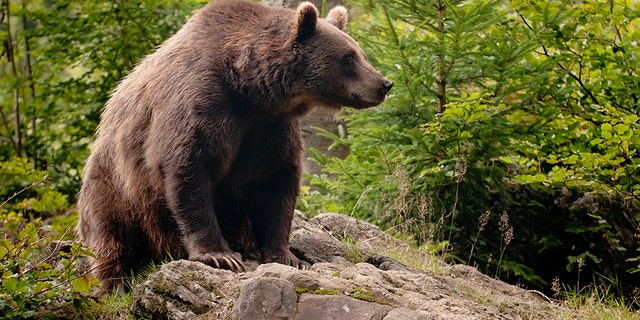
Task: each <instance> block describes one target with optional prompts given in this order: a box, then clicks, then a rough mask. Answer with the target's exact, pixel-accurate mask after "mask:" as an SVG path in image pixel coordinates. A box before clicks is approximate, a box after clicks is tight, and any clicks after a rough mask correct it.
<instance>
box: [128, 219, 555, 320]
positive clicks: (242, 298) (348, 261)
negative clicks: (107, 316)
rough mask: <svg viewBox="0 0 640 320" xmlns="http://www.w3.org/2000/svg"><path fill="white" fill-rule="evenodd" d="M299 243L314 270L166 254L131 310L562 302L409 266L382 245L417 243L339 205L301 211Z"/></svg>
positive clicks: (200, 314) (539, 306) (500, 310)
mask: <svg viewBox="0 0 640 320" xmlns="http://www.w3.org/2000/svg"><path fill="white" fill-rule="evenodd" d="M291 244H292V247H293V248H294V249H293V250H292V251H294V252H296V253H298V254H300V255H301V256H303V257H305V258H307V259H309V260H310V261H312V262H314V264H313V265H312V266H311V268H310V269H309V270H298V269H294V268H292V267H289V266H285V265H282V264H277V263H270V264H259V263H258V262H256V261H245V265H246V266H247V267H248V268H247V272H244V273H239V274H236V273H233V272H231V271H227V270H220V269H214V268H211V267H209V266H206V265H204V264H202V263H199V262H191V261H184V260H180V261H174V262H169V263H166V264H164V265H163V266H162V267H161V268H160V270H158V271H157V272H154V273H152V274H151V275H149V277H148V279H147V280H146V281H144V282H143V283H141V284H139V285H137V286H136V288H135V290H134V293H133V299H132V313H133V315H134V316H136V317H137V318H153V319H166V318H170V319H194V318H200V319H234V320H236V319H237V320H244V319H305V320H306V319H310V320H314V319H384V320H399V319H479V320H483V319H520V318H523V317H524V318H531V319H544V318H548V317H550V316H551V315H554V314H558V309H560V307H559V306H557V305H553V304H550V303H548V302H547V301H546V300H544V299H541V298H540V297H538V296H537V295H532V294H531V293H529V292H528V291H527V290H524V289H521V288H518V287H515V286H511V285H509V284H506V283H504V282H502V281H499V280H496V279H493V278H491V277H489V276H487V275H484V274H482V273H480V272H478V271H477V270H476V269H474V268H472V267H469V266H464V265H458V266H446V267H442V268H440V269H439V270H441V271H440V272H439V273H436V274H434V273H432V272H425V271H423V270H418V269H414V268H411V267H410V266H408V265H405V264H403V263H400V262H398V261H396V260H395V259H392V258H390V257H389V256H388V255H385V254H383V253H386V252H391V253H392V252H394V250H395V251H397V250H412V248H411V246H409V245H407V244H405V243H402V242H401V241H399V240H396V239H393V238H392V237H390V236H389V235H387V234H385V233H384V232H382V231H381V230H380V229H378V228H377V227H375V226H373V225H371V224H368V223H366V222H363V221H358V220H356V219H353V218H350V217H346V216H342V215H338V214H323V215H319V216H317V217H314V218H312V219H309V220H306V219H304V217H303V216H302V215H301V214H297V215H296V218H295V220H294V223H293V229H292V241H291ZM349 248H351V249H353V250H355V251H357V252H358V253H359V255H361V257H360V259H353V258H354V256H352V255H350V251H349ZM407 252H408V253H410V254H413V252H411V251H407ZM351 253H353V252H351ZM420 254H421V253H419V252H415V255H414V256H416V257H421V256H420ZM426 259H431V257H426ZM564 312H565V314H566V312H567V311H566V310H564Z"/></svg>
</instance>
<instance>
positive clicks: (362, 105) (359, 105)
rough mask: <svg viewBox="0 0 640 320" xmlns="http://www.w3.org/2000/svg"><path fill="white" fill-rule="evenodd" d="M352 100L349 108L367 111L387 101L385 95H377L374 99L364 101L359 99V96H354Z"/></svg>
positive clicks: (361, 98)
mask: <svg viewBox="0 0 640 320" xmlns="http://www.w3.org/2000/svg"><path fill="white" fill-rule="evenodd" d="M353 98H354V99H353V100H352V102H351V103H350V104H349V107H352V108H354V109H367V108H372V107H375V106H377V105H380V104H381V103H383V102H384V101H385V100H386V99H387V95H386V94H378V95H377V97H375V98H374V99H366V98H363V97H361V96H360V95H355V96H354V97H353Z"/></svg>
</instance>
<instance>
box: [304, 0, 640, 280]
mask: <svg viewBox="0 0 640 320" xmlns="http://www.w3.org/2000/svg"><path fill="white" fill-rule="evenodd" d="M359 4H360V5H361V6H362V7H363V8H364V10H363V11H364V12H365V13H363V14H362V15H361V16H359V18H358V19H357V20H355V22H354V23H353V24H352V30H351V31H352V32H351V33H352V34H354V35H355V38H356V39H358V41H359V42H360V44H361V45H362V46H363V48H364V50H365V52H367V54H368V56H369V59H370V61H371V62H372V63H373V64H374V65H376V67H377V68H378V69H379V70H381V72H382V73H383V74H385V75H387V76H388V77H389V78H391V79H392V80H393V81H394V82H395V83H396V85H395V86H394V89H393V90H392V92H391V95H390V97H389V99H388V101H387V102H385V104H384V105H383V106H381V107H378V108H375V109H371V110H367V111H347V112H345V115H344V117H345V118H346V120H347V123H348V128H349V134H348V135H347V136H344V137H333V138H332V139H334V141H335V143H336V144H345V145H348V146H349V147H350V150H351V153H350V155H349V156H347V157H346V158H345V159H343V160H340V159H330V158H327V157H325V156H323V155H322V154H321V153H319V152H312V154H313V155H314V158H315V160H316V161H317V162H318V163H320V164H321V165H323V166H324V172H325V173H326V175H320V176H315V177H311V178H310V181H311V183H312V185H313V186H315V187H316V188H317V190H318V191H317V193H316V194H311V197H312V199H308V200H307V203H311V202H313V201H314V199H313V197H316V196H317V198H316V201H320V202H321V203H322V204H321V205H317V206H320V207H322V208H323V209H326V208H332V209H338V211H339V212H344V213H348V214H352V215H355V216H357V217H359V218H364V219H366V220H369V221H372V222H376V223H380V224H382V225H386V226H387V227H389V228H393V229H401V230H402V231H404V232H410V233H413V234H414V235H415V237H416V239H417V240H418V243H420V242H424V241H433V242H436V243H439V242H441V241H449V242H450V244H451V245H452V248H451V249H452V250H451V249H448V250H445V253H449V254H448V255H447V257H448V258H450V259H452V260H453V261H460V262H462V261H464V262H469V263H472V264H476V265H477V266H478V267H479V268H480V269H481V270H482V271H485V272H487V273H489V274H496V275H498V274H499V275H500V276H501V277H503V278H505V279H507V280H511V281H514V282H516V281H518V282H521V283H526V284H528V285H532V286H535V287H538V288H542V289H545V288H546V286H547V285H548V283H550V282H551V280H552V279H553V278H555V277H557V276H562V277H564V278H565V279H566V280H565V281H572V282H573V283H576V281H579V280H578V279H577V278H576V277H577V275H575V274H570V273H569V271H567V270H566V269H565V267H566V268H571V267H572V266H573V267H575V266H576V265H575V264H576V263H577V262H576V261H577V260H575V259H576V257H588V259H584V263H586V264H587V265H586V267H584V270H583V272H582V274H581V275H579V276H580V277H581V278H582V277H586V278H587V279H588V280H591V279H590V277H591V276H592V275H593V272H599V273H600V274H607V276H609V277H612V276H620V277H627V279H628V280H627V281H628V283H634V282H635V283H636V284H637V281H638V280H640V279H638V278H633V277H630V275H629V273H628V271H629V270H630V269H633V268H637V267H636V266H635V265H637V261H638V258H636V256H637V253H635V249H636V248H637V246H638V245H637V241H636V240H635V238H634V237H633V233H634V232H637V231H636V226H637V223H638V221H639V220H638V219H639V218H640V215H637V213H638V209H639V208H640V201H639V200H640V198H639V194H638V190H639V188H640V187H638V185H639V184H638V178H637V177H638V170H639V168H640V166H639V163H638V161H640V160H639V157H638V155H637V150H638V147H639V143H640V140H639V139H640V137H639V136H638V135H637V134H634V133H635V132H636V131H637V130H638V119H639V115H638V112H640V111H639V110H640V109H638V97H639V96H640V85H639V82H638V79H639V78H638V75H637V70H640V68H639V64H640V63H639V62H638V60H637V57H638V56H639V54H640V52H638V50H640V48H639V47H638V46H637V39H638V35H639V34H638V33H639V32H640V29H639V28H638V27H637V22H638V21H640V13H639V9H640V7H638V4H637V3H633V2H632V3H628V2H624V1H610V2H609V3H608V5H603V4H600V3H597V2H591V1H586V2H580V3H569V2H565V1H560V2H549V3H546V2H531V1H508V2H507V1H446V0H434V1H402V0H396V1H387V2H384V3H379V2H373V1H360V2H359ZM586 203H588V204H586ZM505 211H506V212H508V214H509V219H510V226H511V227H512V229H511V231H510V232H511V236H512V241H511V242H510V243H509V245H508V247H507V246H505V244H506V241H505V234H506V233H505V232H506V230H501V227H500V225H499V222H498V220H499V219H498V218H499V216H500V214H499V213H502V212H505ZM484 212H491V213H494V214H492V215H491V216H490V219H489V221H488V222H487V223H486V227H485V228H484V230H483V232H482V233H479V232H477V230H478V224H479V222H478V218H479V217H481V215H482V213H484ZM496 213H498V214H496ZM634 216H635V218H634ZM474 234H477V235H478V236H477V237H476V238H472V237H470V236H469V235H474ZM594 247H595V248H596V249H593V248H594ZM471 248H473V249H471ZM590 248H591V249H590ZM629 249H634V250H629ZM447 251H449V252H447ZM469 252H471V257H470V259H464V260H463V259H461V258H460V257H463V256H464V257H466V256H469V255H470V254H469ZM494 257H496V258H497V259H496V258H494ZM496 260H497V261H496ZM625 260H628V261H625ZM559 261H565V263H558V262H559ZM496 262H497V264H496ZM633 263H636V264H635V265H634V264H633ZM612 270H613V271H612ZM607 272H608V273H607ZM574 273H575V272H574ZM594 277H597V276H594ZM633 286H634V285H633V284H631V285H630V286H629V287H628V288H627V289H633Z"/></svg>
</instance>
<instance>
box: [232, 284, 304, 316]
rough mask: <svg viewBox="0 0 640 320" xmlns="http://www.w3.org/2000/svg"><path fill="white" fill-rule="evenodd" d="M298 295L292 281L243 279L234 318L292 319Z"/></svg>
mask: <svg viewBox="0 0 640 320" xmlns="http://www.w3.org/2000/svg"><path fill="white" fill-rule="evenodd" d="M297 300H298V295H297V294H296V290H295V288H294V287H293V284H292V283H291V282H288V281H285V280H282V279H276V278H268V277H264V278H253V279H248V280H244V281H243V285H242V294H241V295H240V297H239V298H238V300H237V301H236V303H235V304H234V305H233V311H232V315H231V317H232V319H238V320H244V319H255V320H271V319H292V318H293V317H294V316H295V314H296V303H297Z"/></svg>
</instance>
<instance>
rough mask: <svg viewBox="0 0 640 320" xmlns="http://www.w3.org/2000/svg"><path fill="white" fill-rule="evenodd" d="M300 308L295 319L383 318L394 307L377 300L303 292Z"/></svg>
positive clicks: (377, 319)
mask: <svg viewBox="0 0 640 320" xmlns="http://www.w3.org/2000/svg"><path fill="white" fill-rule="evenodd" d="M299 303H300V309H299V310H298V314H297V315H296V317H295V319H304V320H325V319H336V320H340V319H362V320H369V319H371V320H374V319H375V320H382V319H383V318H384V317H385V316H386V315H387V313H389V311H390V310H391V309H392V308H391V307H390V306H385V305H381V304H378V303H375V302H368V301H362V300H358V299H354V298H351V297H348V296H343V295H336V296H322V295H317V294H308V293H303V294H302V295H300V302H299Z"/></svg>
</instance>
